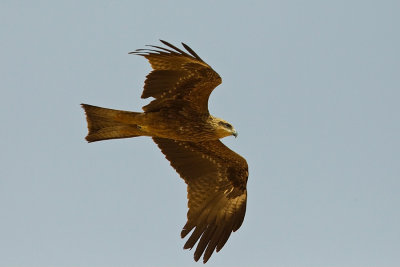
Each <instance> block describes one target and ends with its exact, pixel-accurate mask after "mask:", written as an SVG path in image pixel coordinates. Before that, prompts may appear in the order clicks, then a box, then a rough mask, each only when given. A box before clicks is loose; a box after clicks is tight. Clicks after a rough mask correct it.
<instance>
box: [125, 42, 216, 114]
mask: <svg viewBox="0 0 400 267" xmlns="http://www.w3.org/2000/svg"><path fill="white" fill-rule="evenodd" d="M160 41H161V42H162V43H163V44H164V45H166V46H168V48H164V47H160V46H153V45H150V46H149V47H151V48H149V49H138V50H136V51H135V52H131V53H130V54H137V55H141V56H144V57H145V58H147V59H148V61H149V62H150V64H151V67H152V68H153V71H152V72H150V73H149V74H148V75H147V77H146V78H147V79H146V81H145V84H144V90H143V93H142V98H148V97H154V98H155V100H153V101H152V102H150V104H148V105H146V106H144V107H143V110H144V111H146V112H150V111H154V110H158V109H160V108H163V107H170V106H171V105H173V101H174V100H186V101H187V105H190V106H191V108H193V109H195V110H196V111H197V112H200V113H208V98H209V96H210V94H211V92H212V91H213V90H214V88H215V87H217V86H218V85H219V84H220V83H221V82H222V79H221V77H220V76H219V75H218V73H216V72H215V71H214V70H213V69H212V68H211V67H210V66H209V65H208V64H207V63H205V62H204V61H203V60H202V59H201V58H200V57H199V56H198V55H197V54H196V53H195V52H194V51H193V50H192V49H191V48H190V47H189V46H187V45H186V44H184V43H182V45H183V46H184V48H185V49H186V50H187V52H188V53H187V52H185V51H183V50H181V49H179V48H177V47H175V46H173V45H172V44H170V43H168V42H166V41H163V40H160ZM180 103H182V101H180Z"/></svg>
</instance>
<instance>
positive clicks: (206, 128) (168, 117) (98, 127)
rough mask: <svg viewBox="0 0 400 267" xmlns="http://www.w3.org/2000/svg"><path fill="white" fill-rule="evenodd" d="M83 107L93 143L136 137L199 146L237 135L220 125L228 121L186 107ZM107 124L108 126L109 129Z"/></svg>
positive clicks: (89, 136)
mask: <svg viewBox="0 0 400 267" xmlns="http://www.w3.org/2000/svg"><path fill="white" fill-rule="evenodd" d="M82 106H83V107H84V109H85V112H86V114H87V115H88V116H87V120H88V126H89V134H88V136H87V137H86V139H87V141H89V142H95V141H101V140H106V139H117V138H127V137H136V136H151V137H161V138H168V139H173V140H180V141H192V142H199V141H209V140H218V139H220V138H223V137H226V136H228V135H232V134H233V135H236V132H235V130H234V129H233V128H232V129H225V128H222V129H221V126H220V125H219V123H227V122H225V121H224V120H221V119H218V118H215V117H213V116H211V115H210V114H199V113H197V112H195V111H193V110H191V109H189V108H185V107H182V108H181V107H171V108H163V109H161V110H157V111H152V112H141V113H139V112H130V111H123V110H115V109H107V108H101V107H96V106H92V105H87V104H82ZM105 122H107V123H108V124H107V125H105ZM116 129H117V130H116ZM122 129H124V132H123V134H121V130H122Z"/></svg>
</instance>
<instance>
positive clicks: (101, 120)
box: [81, 104, 146, 142]
mask: <svg viewBox="0 0 400 267" xmlns="http://www.w3.org/2000/svg"><path fill="white" fill-rule="evenodd" d="M81 106H82V108H83V109H84V110H85V113H86V120H87V124H88V130H89V133H88V135H87V136H86V140H87V141H88V142H95V141H101V140H107V139H117V138H128V137H135V136H141V135H146V133H145V132H143V131H142V130H141V129H140V126H139V125H138V123H139V121H138V115H140V114H141V113H139V112H130V111H122V110H115V109H108V108H101V107H96V106H92V105H87V104H81Z"/></svg>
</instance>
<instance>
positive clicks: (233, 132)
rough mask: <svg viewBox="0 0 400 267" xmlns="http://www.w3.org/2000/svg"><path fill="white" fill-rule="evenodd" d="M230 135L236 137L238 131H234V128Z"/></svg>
mask: <svg viewBox="0 0 400 267" xmlns="http://www.w3.org/2000/svg"><path fill="white" fill-rule="evenodd" d="M232 135H233V136H234V137H235V138H236V137H237V136H238V132H236V130H235V129H234V130H233V131H232Z"/></svg>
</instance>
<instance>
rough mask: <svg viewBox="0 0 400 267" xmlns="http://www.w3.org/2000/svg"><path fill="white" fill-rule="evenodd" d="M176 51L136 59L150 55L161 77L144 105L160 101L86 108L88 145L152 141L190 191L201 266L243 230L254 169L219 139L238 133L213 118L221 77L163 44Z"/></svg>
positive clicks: (191, 226) (154, 76) (150, 80)
mask: <svg viewBox="0 0 400 267" xmlns="http://www.w3.org/2000/svg"><path fill="white" fill-rule="evenodd" d="M161 42H162V43H163V44H164V45H166V46H167V47H168V48H164V47H160V46H150V47H151V48H150V49H138V50H136V51H135V52H131V53H132V54H137V55H141V56H144V57H145V58H147V59H148V61H149V62H150V64H151V66H152V68H153V71H152V72H150V74H149V75H147V79H146V81H145V85H144V90H143V94H142V98H148V97H153V98H154V100H153V101H151V102H150V103H149V104H148V105H146V106H144V107H143V110H144V112H142V113H141V112H130V111H122V110H114V109H106V108H101V107H96V106H91V105H87V104H82V107H83V108H84V109H85V112H86V119H87V123H88V129H89V133H88V135H87V136H86V140H87V141H88V142H95V141H100V140H106V139H116V138H127V137H136V136H151V137H152V138H153V140H154V142H155V143H156V144H157V145H158V147H159V148H160V149H161V151H162V153H164V155H165V157H166V158H167V159H168V160H169V161H170V163H171V166H172V167H173V168H174V169H175V170H176V171H177V172H178V173H179V175H180V176H181V177H182V178H183V179H184V180H185V182H186V183H187V185H188V200H189V203H188V206H189V211H188V214H187V219H188V220H187V223H186V224H185V226H184V227H183V229H182V232H181V237H182V238H184V237H185V236H186V235H187V234H189V233H190V232H191V231H192V230H193V232H192V233H191V235H190V237H189V239H188V240H187V241H186V243H185V246H184V248H185V249H191V248H193V247H194V246H195V244H196V243H197V242H198V245H197V248H196V251H195V253H194V259H195V260H196V261H197V260H199V258H200V257H201V255H202V254H203V253H204V257H203V262H204V263H206V262H207V261H208V259H209V258H210V257H211V255H212V253H213V252H214V250H215V251H217V252H218V251H219V250H221V249H222V247H223V246H224V245H225V243H226V241H227V240H228V238H229V236H230V235H231V233H232V232H234V231H236V230H237V229H239V227H240V226H241V225H242V222H243V219H244V215H245V212H246V200H247V190H246V183H247V177H248V167H247V162H246V160H245V159H244V158H242V157H241V156H240V155H238V154H236V153H235V152H233V151H232V150H230V149H229V148H228V147H226V146H225V145H224V144H223V143H222V142H221V141H220V140H219V139H220V138H223V137H226V136H230V135H234V136H235V137H236V135H237V132H236V130H235V129H234V128H233V127H232V125H231V124H229V123H228V122H226V121H224V120H222V119H219V118H216V117H214V116H212V115H210V113H209V111H208V98H209V96H210V94H211V92H212V91H213V90H214V88H215V87H217V86H218V85H219V84H220V83H221V81H222V80H221V77H220V76H219V75H218V73H216V72H215V71H214V70H213V69H212V68H211V67H210V66H209V65H208V64H207V63H205V62H204V61H203V60H202V59H201V58H200V57H199V56H198V55H197V54H196V53H195V52H194V51H193V50H192V49H191V48H190V47H189V46H187V45H186V44H184V43H182V45H183V46H184V48H186V50H187V52H185V51H182V50H181V49H179V48H177V47H175V46H173V45H172V44H170V43H168V42H165V41H162V40H161Z"/></svg>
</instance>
